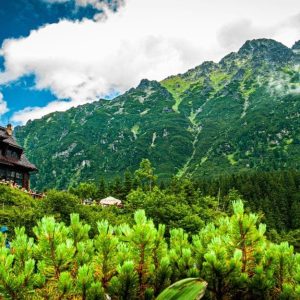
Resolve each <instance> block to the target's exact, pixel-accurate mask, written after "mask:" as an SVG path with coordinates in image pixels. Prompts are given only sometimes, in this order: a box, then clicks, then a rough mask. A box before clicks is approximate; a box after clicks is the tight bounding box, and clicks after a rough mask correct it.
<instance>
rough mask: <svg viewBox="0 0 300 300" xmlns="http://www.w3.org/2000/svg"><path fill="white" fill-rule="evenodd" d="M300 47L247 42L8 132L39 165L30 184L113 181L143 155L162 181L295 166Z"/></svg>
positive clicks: (299, 163) (299, 136) (299, 149)
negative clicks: (216, 58) (175, 72)
mask: <svg viewBox="0 0 300 300" xmlns="http://www.w3.org/2000/svg"><path fill="white" fill-rule="evenodd" d="M299 49H300V43H299V42H297V43H296V44H295V45H294V46H293V48H292V49H289V48H287V47H286V46H284V45H282V44H281V43H278V42H276V41H274V40H267V39H260V40H253V41H247V42H246V43H245V44H244V45H243V46H242V47H241V49H240V50H239V51H238V52H237V53H231V54H229V55H227V56H226V57H224V58H223V59H222V60H221V61H220V62H219V63H214V62H205V63H203V64H202V65H200V66H197V67H196V68H195V69H192V70H189V71H187V72H186V73H185V74H179V75H176V76H171V77H168V78H166V79H165V80H163V81H162V82H157V81H149V80H147V79H144V80H142V81H141V83H140V84H139V86H138V87H137V88H132V89H130V90H129V91H128V92H126V93H125V94H123V95H122V96H119V97H117V98H116V99H114V100H111V101H106V100H101V101H97V102H94V103H91V104H87V105H83V106H80V107H77V108H72V109H70V110H68V111H66V112H56V113H52V114H50V115H47V116H45V117H43V118H42V119H40V120H35V121H30V122H28V123H27V124H26V126H23V127H19V128H17V129H16V137H17V139H18V141H19V142H20V143H21V144H22V146H24V147H25V149H26V153H27V154H28V157H29V159H30V160H31V161H33V163H35V164H36V165H37V166H38V168H39V170H40V172H39V173H38V174H37V175H36V177H35V178H33V180H32V181H33V184H34V185H35V187H37V188H39V189H41V188H46V187H48V188H49V187H57V188H65V187H67V186H68V185H69V184H73V183H76V182H78V181H84V180H97V179H98V178H99V177H101V176H104V177H106V178H112V177H114V176H116V175H119V174H122V173H123V172H124V171H125V170H126V169H131V170H134V169H136V168H137V167H138V164H139V162H140V161H141V159H142V158H149V159H150V160H151V161H152V162H153V164H154V167H155V168H156V172H157V173H158V175H159V176H160V177H161V178H167V177H171V176H172V175H174V174H176V175H177V176H184V175H190V176H195V177H197V176H203V175H216V174H221V173H224V172H227V173H228V172H230V173H232V172H237V171H241V170H249V169H250V168H255V169H262V170H269V169H278V168H286V167H292V168H300V121H299V120H300V119H299V117H300V75H299V55H298V50H299Z"/></svg>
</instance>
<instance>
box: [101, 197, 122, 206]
mask: <svg viewBox="0 0 300 300" xmlns="http://www.w3.org/2000/svg"><path fill="white" fill-rule="evenodd" d="M100 204H102V205H121V204H122V201H121V200H119V199H116V198H114V197H111V196H109V197H107V198H104V199H102V200H100Z"/></svg>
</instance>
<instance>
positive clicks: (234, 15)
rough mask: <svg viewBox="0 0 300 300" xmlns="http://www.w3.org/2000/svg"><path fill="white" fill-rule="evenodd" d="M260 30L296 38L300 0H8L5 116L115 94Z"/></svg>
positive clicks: (20, 120) (1, 90) (21, 119)
mask: <svg viewBox="0 0 300 300" xmlns="http://www.w3.org/2000/svg"><path fill="white" fill-rule="evenodd" d="M254 38H272V39H275V40H277V41H279V42H282V43H283V44H285V45H286V46H288V47H291V46H292V45H293V44H294V43H295V41H297V40H299V39H300V2H299V0H226V1H225V0H13V1H11V0H0V123H1V125H5V123H8V122H12V123H13V124H14V125H20V124H25V123H26V122H27V121H28V120H33V119H37V118H41V117H42V116H44V115H46V114H48V113H51V112H54V111H64V110H67V109H69V108H71V107H74V106H78V105H82V104H85V103H89V102H92V101H96V100H99V99H101V98H105V99H111V98H113V97H115V96H116V95H119V94H121V93H124V92H125V91H126V90H128V89H130V88H131V87H135V86H137V85H138V84H139V82H140V81H141V80H142V79H144V78H147V79H149V80H162V79H164V78H166V77H168V76H170V75H174V74H178V73H183V72H185V71H187V70H188V69H190V68H193V67H195V66H197V65H200V64H201V63H202V62H203V61H207V60H213V61H216V62H217V61H219V60H220V59H221V58H222V57H223V56H225V55H226V54H228V53H229V52H232V51H238V49H239V48H240V47H241V46H242V45H243V44H244V42H245V41H246V40H249V39H254Z"/></svg>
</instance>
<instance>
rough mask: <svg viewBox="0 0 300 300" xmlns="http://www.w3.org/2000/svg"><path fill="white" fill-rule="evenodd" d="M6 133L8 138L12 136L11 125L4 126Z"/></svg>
mask: <svg viewBox="0 0 300 300" xmlns="http://www.w3.org/2000/svg"><path fill="white" fill-rule="evenodd" d="M6 133H7V134H8V135H9V136H12V134H13V128H12V125H11V124H7V126H6Z"/></svg>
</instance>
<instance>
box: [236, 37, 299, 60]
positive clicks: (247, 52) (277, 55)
mask: <svg viewBox="0 0 300 300" xmlns="http://www.w3.org/2000/svg"><path fill="white" fill-rule="evenodd" d="M238 55H240V56H241V57H251V58H252V59H254V60H256V61H264V62H268V63H284V62H288V61H290V60H291V58H292V56H293V51H292V50H291V49H290V48H288V47H286V46H285V45H283V44H282V43H280V42H277V41H275V40H272V39H255V40H248V41H247V42H246V43H245V44H244V45H243V46H242V47H241V48H240V50H239V51H238Z"/></svg>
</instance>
